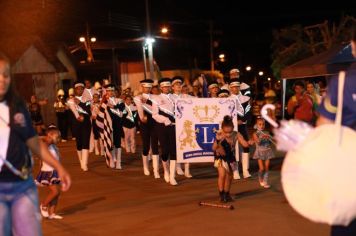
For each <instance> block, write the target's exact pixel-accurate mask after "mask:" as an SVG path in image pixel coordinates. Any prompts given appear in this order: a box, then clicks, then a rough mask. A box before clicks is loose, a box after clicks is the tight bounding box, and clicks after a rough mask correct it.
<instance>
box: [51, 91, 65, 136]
mask: <svg viewBox="0 0 356 236" xmlns="http://www.w3.org/2000/svg"><path fill="white" fill-rule="evenodd" d="M53 107H54V110H55V112H56V117H57V126H58V129H59V131H60V133H61V138H62V142H67V130H68V119H67V118H68V117H67V110H68V106H67V103H66V101H65V99H64V91H63V89H59V90H58V92H57V100H56V101H55V102H54V105H53Z"/></svg>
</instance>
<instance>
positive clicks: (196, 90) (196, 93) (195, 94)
mask: <svg viewBox="0 0 356 236" xmlns="http://www.w3.org/2000/svg"><path fill="white" fill-rule="evenodd" d="M200 87H201V86H200V83H199V80H198V79H196V80H194V82H193V91H192V94H191V95H192V96H193V97H197V98H201V97H202V93H201V91H200Z"/></svg>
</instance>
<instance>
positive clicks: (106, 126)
mask: <svg viewBox="0 0 356 236" xmlns="http://www.w3.org/2000/svg"><path fill="white" fill-rule="evenodd" d="M107 108H108V107H107V105H106V103H102V104H101V105H100V108H99V114H98V116H97V117H96V125H97V126H98V128H99V132H100V138H101V139H102V140H103V144H104V151H105V159H106V165H107V166H110V160H111V159H112V154H111V151H112V149H113V144H112V133H113V130H112V120H111V117H110V114H109V112H108V109H107Z"/></svg>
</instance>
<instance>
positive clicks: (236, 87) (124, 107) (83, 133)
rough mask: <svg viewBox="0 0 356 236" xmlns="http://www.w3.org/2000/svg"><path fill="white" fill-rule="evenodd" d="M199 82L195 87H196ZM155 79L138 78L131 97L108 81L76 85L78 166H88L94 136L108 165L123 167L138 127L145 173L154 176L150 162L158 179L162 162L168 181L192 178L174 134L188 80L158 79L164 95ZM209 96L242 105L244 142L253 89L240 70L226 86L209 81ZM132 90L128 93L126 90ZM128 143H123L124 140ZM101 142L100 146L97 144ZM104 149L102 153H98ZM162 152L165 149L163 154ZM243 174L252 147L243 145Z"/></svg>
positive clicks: (133, 147) (72, 104)
mask: <svg viewBox="0 0 356 236" xmlns="http://www.w3.org/2000/svg"><path fill="white" fill-rule="evenodd" d="M198 84H199V82H195V84H194V85H198ZM153 86H154V81H153V80H151V79H144V80H141V81H140V93H139V94H136V96H131V95H132V94H131V92H130V91H128V90H127V89H126V90H125V91H126V92H125V93H124V94H123V96H120V94H118V93H116V92H117V88H116V87H115V85H113V84H110V83H105V85H103V89H101V85H100V83H98V82H96V83H95V86H94V87H91V83H90V82H89V81H85V84H83V83H79V82H78V83H76V84H75V85H74V91H75V95H76V96H75V97H73V96H72V97H71V98H70V99H68V101H67V105H68V107H69V109H70V110H71V112H72V113H73V115H74V117H75V122H74V127H75V138H76V142H77V152H78V158H79V161H80V166H81V168H82V170H83V171H87V170H88V164H87V163H88V157H89V147H90V146H91V145H90V136H91V135H90V134H91V133H93V134H92V136H93V137H94V145H93V146H94V147H95V154H96V155H102V156H105V158H106V163H107V166H108V167H109V168H112V169H116V170H121V169H122V166H121V153H122V147H125V149H126V152H127V153H133V154H134V153H135V152H136V142H135V136H136V131H137V133H140V136H141V140H142V153H141V155H140V156H141V157H142V167H143V174H144V175H146V176H149V175H151V170H150V169H151V168H150V161H152V170H153V176H154V178H155V179H159V178H160V174H159V168H160V160H161V161H162V167H163V173H164V180H165V182H167V183H169V184H170V185H173V186H175V185H178V183H177V180H176V174H178V175H184V176H185V177H186V178H192V175H191V172H190V165H189V163H185V164H184V171H183V168H182V165H181V164H180V163H177V154H176V135H175V132H176V130H175V103H176V101H177V99H179V98H189V97H194V94H192V95H189V94H187V93H184V94H183V93H182V88H183V86H184V78H183V77H180V76H175V77H173V78H172V79H170V78H162V79H160V80H159V81H158V87H159V89H160V93H159V94H157V93H155V94H153V92H152V87H153ZM206 86H207V87H206V89H207V91H208V92H209V95H208V96H207V97H211V98H227V97H230V98H234V99H236V102H237V107H238V121H237V123H238V129H239V132H240V133H241V134H242V136H243V137H244V138H245V140H249V137H248V131H247V123H248V122H249V121H250V119H251V104H250V95H251V92H250V87H249V86H248V85H247V84H246V83H243V82H241V81H240V79H239V71H238V69H232V70H231V71H230V80H229V82H228V83H227V84H225V85H224V87H223V88H221V87H220V84H219V83H218V81H216V80H212V81H209V82H208V83H207V84H206ZM127 91H128V92H127ZM122 141H124V143H122ZM99 144H100V148H99ZM99 150H100V151H99ZM159 150H161V152H159ZM240 150H241V151H242V155H241V158H238V156H239V155H238V154H237V155H236V156H237V158H236V160H237V161H240V162H241V164H242V174H243V178H249V177H251V175H250V173H249V170H248V169H249V158H250V157H249V151H250V150H249V148H246V147H241V148H240ZM233 177H234V179H240V174H239V171H238V165H237V164H236V165H235V168H233Z"/></svg>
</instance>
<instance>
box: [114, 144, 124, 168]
mask: <svg viewBox="0 0 356 236" xmlns="http://www.w3.org/2000/svg"><path fill="white" fill-rule="evenodd" d="M115 154H116V163H115V169H117V170H122V167H121V148H115Z"/></svg>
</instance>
